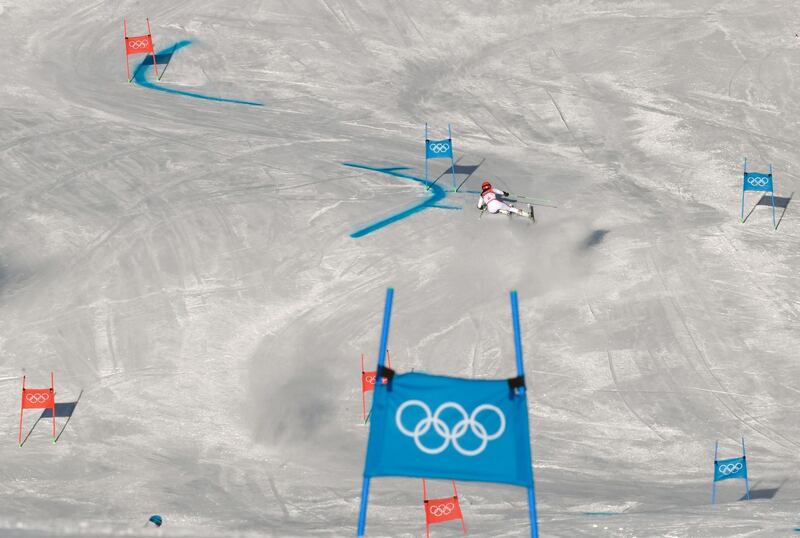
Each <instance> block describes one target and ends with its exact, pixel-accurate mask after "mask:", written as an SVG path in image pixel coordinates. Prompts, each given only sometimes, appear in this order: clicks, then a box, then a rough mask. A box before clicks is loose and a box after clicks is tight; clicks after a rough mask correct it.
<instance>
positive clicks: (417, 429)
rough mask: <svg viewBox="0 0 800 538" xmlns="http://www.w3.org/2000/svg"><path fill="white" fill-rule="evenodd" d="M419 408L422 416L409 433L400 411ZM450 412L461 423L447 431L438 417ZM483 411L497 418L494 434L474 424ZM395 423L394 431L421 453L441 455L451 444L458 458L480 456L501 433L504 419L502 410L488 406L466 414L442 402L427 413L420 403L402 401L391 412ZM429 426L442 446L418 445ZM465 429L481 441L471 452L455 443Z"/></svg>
mask: <svg viewBox="0 0 800 538" xmlns="http://www.w3.org/2000/svg"><path fill="white" fill-rule="evenodd" d="M411 406H414V407H419V408H420V409H422V410H423V411H424V412H425V417H424V418H422V419H421V420H420V421H419V422H417V424H416V426H414V429H413V430H409V429H408V428H406V427H405V426H404V425H403V411H405V410H406V408H408V407H411ZM447 409H453V410H455V411H456V412H458V413H459V414H460V415H461V417H462V418H461V420H459V421H458V422H456V424H455V426H453V429H452V430H451V429H450V427H449V426H448V425H447V424H446V423H445V421H443V420H442V419H441V418H439V417H440V416H441V414H442V413H443V412H444V411H445V410H447ZM483 411H492V412H494V413H495V414H496V415H497V417H498V418H499V419H500V425H499V426H498V428H497V431H496V432H494V433H492V434H489V433H487V431H486V427H485V426H484V425H483V424H481V423H480V422H478V420H477V417H478V415H479V414H480V413H482V412H483ZM394 419H395V423H396V424H397V429H398V430H400V432H401V433H402V434H403V435H405V436H406V437H411V438H413V439H414V444H416V445H417V448H418V449H420V450H421V451H422V452H424V453H425V454H432V455H435V454H441V453H442V452H444V451H445V450H446V449H447V447H448V446H449V445H450V443H451V442H452V443H453V448H455V449H456V451H457V452H458V453H459V454H461V455H462V456H477V455H478V454H480V453H482V452H483V451H484V450H485V449H486V445H487V444H488V443H489V441H493V440H495V439H497V438H498V437H500V436H501V435H503V432H504V431H505V430H506V417H505V415H504V414H503V412H502V411H500V409H499V408H498V407H495V406H494V405H490V404H482V405H479V406H478V407H476V408H475V410H474V411H472V414H471V415H467V412H466V410H465V409H464V408H463V407H461V406H460V405H459V404H457V403H455V402H445V403H443V404H442V405H440V406H439V407H438V408H437V409H436V412H434V413H433V414H431V408H430V407H428V405H427V404H426V403H425V402H423V401H420V400H406V401H405V402H403V403H402V404H400V407H398V408H397V412H396V413H395V417H394ZM431 426H433V429H434V431H435V432H436V433H437V434H438V435H439V436H440V437H441V438H442V443H441V444H440V445H439V446H437V447H434V448H429V447H427V446H425V445H424V444H422V441H421V440H420V438H421V437H422V436H423V435H425V434H426V433H428V431H429V430H430V429H431ZM467 428H469V430H470V431H471V432H472V435H474V436H475V437H477V438H478V439H480V440H481V443H480V445H478V447H477V448H474V449H472V450H469V449H466V448H464V447H462V446H461V445H460V444H459V442H458V440H459V439H461V438H462V437H463V436H464V434H466V433H467Z"/></svg>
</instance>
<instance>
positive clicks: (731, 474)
mask: <svg viewBox="0 0 800 538" xmlns="http://www.w3.org/2000/svg"><path fill="white" fill-rule="evenodd" d="M729 478H747V460H746V459H745V458H731V459H728V460H718V461H715V462H714V482H719V481H720V480H727V479H729Z"/></svg>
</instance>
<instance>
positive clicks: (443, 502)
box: [422, 478, 467, 538]
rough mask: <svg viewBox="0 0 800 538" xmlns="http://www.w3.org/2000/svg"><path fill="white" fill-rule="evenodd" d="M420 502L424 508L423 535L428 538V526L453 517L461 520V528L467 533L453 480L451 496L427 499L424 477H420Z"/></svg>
mask: <svg viewBox="0 0 800 538" xmlns="http://www.w3.org/2000/svg"><path fill="white" fill-rule="evenodd" d="M422 502H423V507H424V508H425V536H426V537H428V538H430V526H431V525H433V524H436V523H444V522H445V521H452V520H454V519H459V520H461V528H462V529H463V531H464V534H467V527H466V526H465V525H464V516H463V515H462V514H461V506H460V505H459V504H458V492H457V491H456V483H455V480H454V481H453V496H452V497H444V498H442V499H429V498H428V492H427V490H426V489H425V479H424V478H423V479H422Z"/></svg>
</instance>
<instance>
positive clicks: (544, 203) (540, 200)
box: [508, 193, 558, 207]
mask: <svg viewBox="0 0 800 538" xmlns="http://www.w3.org/2000/svg"><path fill="white" fill-rule="evenodd" d="M508 195H509V196H511V197H513V198H517V199H519V200H525V201H526V202H531V203H534V204H536V205H541V206H546V207H558V206H557V205H555V202H554V201H552V200H548V199H547V198H532V197H530V196H523V195H521V194H514V193H508Z"/></svg>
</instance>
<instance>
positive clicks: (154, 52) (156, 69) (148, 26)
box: [147, 18, 161, 79]
mask: <svg viewBox="0 0 800 538" xmlns="http://www.w3.org/2000/svg"><path fill="white" fill-rule="evenodd" d="M147 35H149V36H150V47H151V49H150V52H151V53H152V54H153V70H154V71H155V72H156V78H157V79H158V78H161V77H159V76H158V66H157V65H156V48H155V46H154V45H153V32H151V31H150V18H148V19H147Z"/></svg>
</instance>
